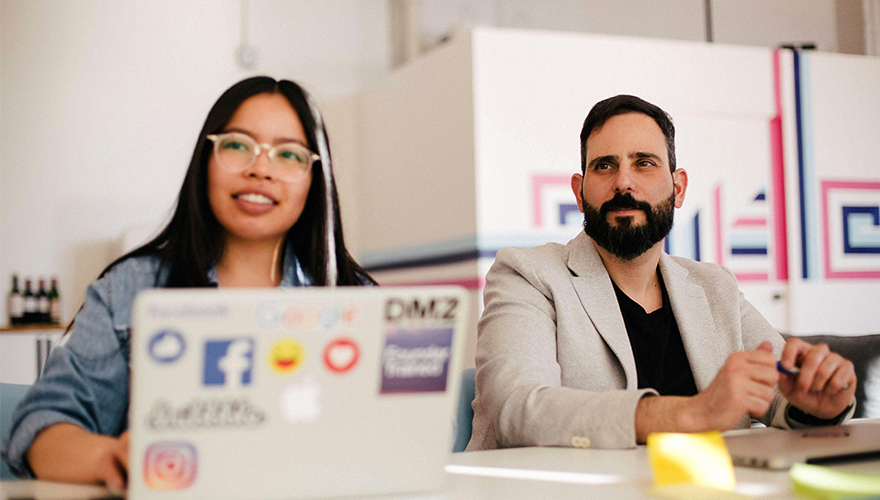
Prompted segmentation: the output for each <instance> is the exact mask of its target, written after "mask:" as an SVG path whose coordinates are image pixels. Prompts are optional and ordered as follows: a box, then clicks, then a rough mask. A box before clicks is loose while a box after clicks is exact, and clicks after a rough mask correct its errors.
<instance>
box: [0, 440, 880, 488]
mask: <svg viewBox="0 0 880 500" xmlns="http://www.w3.org/2000/svg"><path fill="white" fill-rule="evenodd" d="M833 468H835V469H838V470H844V471H851V472H870V473H875V474H876V473H880V458H874V459H872V460H863V461H857V462H849V463H843V464H836V465H834V466H833ZM446 471H447V474H446V484H445V486H444V489H443V490H442V491H440V492H435V493H431V494H416V495H394V496H390V497H387V498H389V499H398V500H402V499H424V500H428V499H430V500H460V499H461V500H463V499H505V500H507V499H511V500H517V499H524V500H525V499H528V500H535V499H543V498H552V499H562V500H564V499H569V498H570V499H575V498H576V499H579V500H583V499H594V498H595V499H601V498H613V499H631V498H632V499H639V498H662V497H659V496H656V495H655V494H653V493H652V490H651V471H650V467H649V465H648V460H647V453H646V449H645V447H644V446H639V447H638V448H636V449H634V450H584V449H576V448H512V449H506V450H492V451H477V452H466V453H454V454H452V455H450V459H449V464H448V465H447V466H446ZM735 473H736V480H737V490H736V492H737V493H740V494H742V495H745V496H747V497H752V498H758V499H767V500H770V499H794V498H802V497H798V496H795V495H794V493H793V492H792V488H791V481H790V479H789V475H788V472H787V471H770V470H764V469H753V468H747V467H736V468H735ZM108 494H109V492H108V491H107V490H106V489H105V488H101V487H97V486H80V485H71V484H60V483H50V482H46V481H4V482H3V483H2V498H3V499H4V500H7V499H13V498H34V499H36V500H76V499H93V498H101V497H105V496H107V495H108ZM349 498H351V497H349ZM369 498H370V499H372V500H377V499H378V498H379V497H369ZM383 498H386V497H383ZM713 498H719V497H713ZM720 498H724V497H723V496H722V497H720Z"/></svg>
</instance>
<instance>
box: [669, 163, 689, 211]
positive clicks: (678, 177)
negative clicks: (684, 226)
mask: <svg viewBox="0 0 880 500" xmlns="http://www.w3.org/2000/svg"><path fill="white" fill-rule="evenodd" d="M672 184H673V189H674V190H675V208H681V206H682V205H683V204H684V193H685V191H687V187H688V174H687V172H685V170H684V169H682V168H677V169H675V171H674V172H672Z"/></svg>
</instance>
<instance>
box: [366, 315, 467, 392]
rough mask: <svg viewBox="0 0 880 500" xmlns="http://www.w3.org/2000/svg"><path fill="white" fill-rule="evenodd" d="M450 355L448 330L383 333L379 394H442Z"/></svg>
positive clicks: (397, 329)
mask: <svg viewBox="0 0 880 500" xmlns="http://www.w3.org/2000/svg"><path fill="white" fill-rule="evenodd" d="M451 353H452V328H451V327H444V328H393V329H389V330H387V332H386V337H385V348H384V349H382V388H381V390H380V392H381V393H382V394H389V393H396V392H443V391H445V390H446V376H447V374H448V371H449V357H450V355H451Z"/></svg>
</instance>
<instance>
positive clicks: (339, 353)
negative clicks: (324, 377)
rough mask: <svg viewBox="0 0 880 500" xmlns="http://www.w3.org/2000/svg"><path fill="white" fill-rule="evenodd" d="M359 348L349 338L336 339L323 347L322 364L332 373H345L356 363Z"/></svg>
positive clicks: (359, 351) (359, 352)
mask: <svg viewBox="0 0 880 500" xmlns="http://www.w3.org/2000/svg"><path fill="white" fill-rule="evenodd" d="M360 355H361V350H360V348H359V347H358V345H357V343H355V341H353V340H351V339H347V338H339V339H336V340H334V341H332V342H330V343H329V344H327V347H325V348H324V364H325V365H327V368H328V369H329V370H330V371H332V372H334V373H345V372H347V371H348V370H351V369H352V368H353V367H354V365H356V364H357V362H358V358H359V357H360Z"/></svg>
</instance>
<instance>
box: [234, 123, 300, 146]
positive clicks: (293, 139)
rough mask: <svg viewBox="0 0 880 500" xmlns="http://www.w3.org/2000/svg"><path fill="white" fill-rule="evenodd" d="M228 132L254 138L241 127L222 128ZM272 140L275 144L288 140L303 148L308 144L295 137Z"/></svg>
mask: <svg viewBox="0 0 880 500" xmlns="http://www.w3.org/2000/svg"><path fill="white" fill-rule="evenodd" d="M229 132H238V133H239V134H244V135H246V136H248V137H250V138H251V139H254V134H252V133H251V132H249V131H247V130H245V129H243V128H237V127H231V128H227V129H224V131H223V133H224V134H226V133H229ZM254 142H259V141H257V140H256V139H254ZM273 142H274V143H275V144H286V143H288V142H295V143H297V144H299V145H301V146H303V147H305V148H308V147H309V145H308V144H306V143H304V142H303V141H302V140H300V139H297V138H295V137H276V138H275V140H274V141H273Z"/></svg>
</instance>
